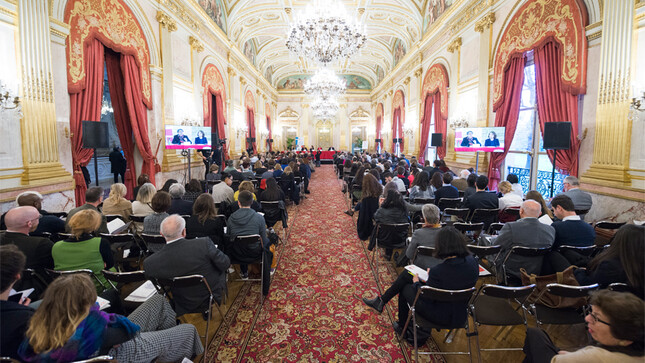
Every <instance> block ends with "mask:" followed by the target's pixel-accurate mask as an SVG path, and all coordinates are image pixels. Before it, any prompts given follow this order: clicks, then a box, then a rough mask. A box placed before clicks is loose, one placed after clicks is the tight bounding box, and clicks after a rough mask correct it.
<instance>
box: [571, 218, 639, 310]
mask: <svg viewBox="0 0 645 363" xmlns="http://www.w3.org/2000/svg"><path fill="white" fill-rule="evenodd" d="M644 261H645V227H643V226H637V225H635V224H625V225H624V226H622V227H620V228H619V229H618V231H617V232H616V234H615V235H614V237H613V238H612V240H611V243H610V245H609V248H607V250H606V251H604V252H602V253H601V254H599V255H598V256H596V257H594V258H593V259H592V260H591V261H590V262H589V264H588V265H587V268H586V269H584V268H578V269H576V270H574V272H573V273H574V275H575V276H576V280H578V283H579V284H580V285H591V284H595V283H597V284H599V285H600V287H601V288H605V287H607V286H608V285H609V284H611V283H614V282H622V283H626V284H627V285H629V287H630V288H631V290H632V292H633V293H634V294H636V295H637V296H639V297H640V298H643V295H644V292H645V291H644V289H645V285H644V283H643V280H644V279H643V274H644V273H643V271H645V262H644Z"/></svg>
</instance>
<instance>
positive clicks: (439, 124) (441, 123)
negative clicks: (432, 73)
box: [434, 91, 448, 159]
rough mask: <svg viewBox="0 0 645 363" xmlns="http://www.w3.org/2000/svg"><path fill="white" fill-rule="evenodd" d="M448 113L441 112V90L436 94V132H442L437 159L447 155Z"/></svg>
mask: <svg viewBox="0 0 645 363" xmlns="http://www.w3.org/2000/svg"><path fill="white" fill-rule="evenodd" d="M447 116H448V115H446V117H443V115H442V114H441V92H439V91H437V92H436V93H435V94H434V132H435V133H440V134H441V146H439V147H437V159H443V158H445V157H446V131H447V130H448V117H447Z"/></svg>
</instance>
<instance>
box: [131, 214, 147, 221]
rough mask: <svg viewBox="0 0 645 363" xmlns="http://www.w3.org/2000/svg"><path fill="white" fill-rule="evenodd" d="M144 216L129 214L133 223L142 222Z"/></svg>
mask: <svg viewBox="0 0 645 363" xmlns="http://www.w3.org/2000/svg"><path fill="white" fill-rule="evenodd" d="M145 218H146V216H138V215H136V214H133V215H131V216H130V220H131V221H132V222H134V223H143V220H144V219H145Z"/></svg>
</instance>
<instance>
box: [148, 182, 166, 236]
mask: <svg viewBox="0 0 645 363" xmlns="http://www.w3.org/2000/svg"><path fill="white" fill-rule="evenodd" d="M171 204H172V198H171V197H170V193H168V192H164V191H161V190H160V191H158V192H157V193H155V195H154V196H153V197H152V201H151V202H150V206H151V207H152V210H153V211H154V213H152V214H149V215H147V216H146V218H144V219H143V233H145V234H156V235H158V234H159V227H160V226H161V221H163V220H164V219H165V218H166V217H168V215H169V214H168V209H170V205H171Z"/></svg>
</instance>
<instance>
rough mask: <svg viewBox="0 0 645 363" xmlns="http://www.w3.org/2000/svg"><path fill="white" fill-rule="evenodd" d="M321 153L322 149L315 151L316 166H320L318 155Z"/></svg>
mask: <svg viewBox="0 0 645 363" xmlns="http://www.w3.org/2000/svg"><path fill="white" fill-rule="evenodd" d="M321 154H322V151H321V150H320V148H318V150H317V151H316V167H317V168H320V155H321Z"/></svg>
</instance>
